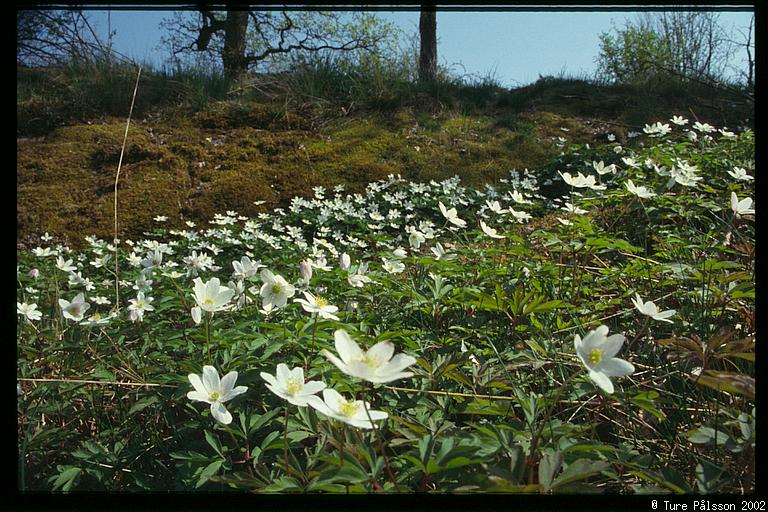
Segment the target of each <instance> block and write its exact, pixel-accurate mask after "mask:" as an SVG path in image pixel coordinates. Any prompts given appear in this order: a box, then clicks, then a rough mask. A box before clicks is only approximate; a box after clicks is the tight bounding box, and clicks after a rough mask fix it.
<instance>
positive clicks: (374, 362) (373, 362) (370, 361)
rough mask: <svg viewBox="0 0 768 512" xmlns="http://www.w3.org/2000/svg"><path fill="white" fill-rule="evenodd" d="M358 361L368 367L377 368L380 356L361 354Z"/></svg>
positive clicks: (379, 364)
mask: <svg viewBox="0 0 768 512" xmlns="http://www.w3.org/2000/svg"><path fill="white" fill-rule="evenodd" d="M360 361H361V362H362V363H364V364H366V365H368V368H378V367H379V366H381V358H379V357H377V356H372V355H370V354H367V353H366V354H365V355H363V357H362V359H360Z"/></svg>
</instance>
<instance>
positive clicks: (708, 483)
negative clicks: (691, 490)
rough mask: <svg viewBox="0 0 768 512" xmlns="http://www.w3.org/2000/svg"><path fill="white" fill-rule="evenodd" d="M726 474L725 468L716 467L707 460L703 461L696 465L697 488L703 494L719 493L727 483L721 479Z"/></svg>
mask: <svg viewBox="0 0 768 512" xmlns="http://www.w3.org/2000/svg"><path fill="white" fill-rule="evenodd" d="M723 473H725V468H722V467H720V466H716V465H714V464H712V463H711V462H709V461H707V460H702V461H701V462H700V463H699V464H697V465H696V487H698V489H699V492H701V493H702V494H710V493H713V492H717V491H718V489H720V488H721V487H722V486H723V485H724V484H725V481H724V480H722V479H721V478H720V477H721V476H722V475H723Z"/></svg>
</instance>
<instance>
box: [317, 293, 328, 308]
mask: <svg viewBox="0 0 768 512" xmlns="http://www.w3.org/2000/svg"><path fill="white" fill-rule="evenodd" d="M315 304H317V307H319V308H323V307H325V306H327V305H328V301H327V300H325V299H324V298H323V297H321V296H319V295H316V296H315Z"/></svg>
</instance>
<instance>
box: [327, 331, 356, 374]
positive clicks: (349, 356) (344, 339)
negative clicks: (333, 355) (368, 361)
mask: <svg viewBox="0 0 768 512" xmlns="http://www.w3.org/2000/svg"><path fill="white" fill-rule="evenodd" d="M333 336H334V338H335V339H336V343H335V345H336V352H338V353H339V357H341V359H342V360H343V361H344V362H345V363H348V362H350V361H353V360H356V359H360V358H362V357H363V351H362V350H361V349H360V347H359V346H358V344H357V343H355V340H353V339H352V337H351V336H350V335H349V334H347V331H344V330H343V329H338V330H337V331H336V332H335V333H333ZM337 366H338V365H337Z"/></svg>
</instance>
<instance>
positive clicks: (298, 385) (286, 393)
mask: <svg viewBox="0 0 768 512" xmlns="http://www.w3.org/2000/svg"><path fill="white" fill-rule="evenodd" d="M260 375H261V378H262V379H264V380H265V381H267V388H269V390H270V391H271V392H273V393H274V394H276V395H277V396H279V397H280V398H283V399H285V400H288V401H289V402H290V403H292V404H293V405H297V406H299V407H306V406H307V405H308V404H309V402H312V401H317V402H322V400H321V399H320V397H319V396H317V394H316V393H319V392H320V391H322V390H323V389H325V382H322V381H318V380H312V381H309V382H304V370H303V369H302V368H301V366H297V367H296V368H294V369H293V370H289V369H288V365H286V364H285V363H280V364H278V365H277V371H276V372H275V375H270V374H269V373H266V372H261V373H260Z"/></svg>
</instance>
